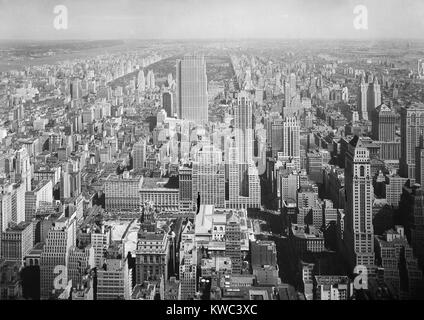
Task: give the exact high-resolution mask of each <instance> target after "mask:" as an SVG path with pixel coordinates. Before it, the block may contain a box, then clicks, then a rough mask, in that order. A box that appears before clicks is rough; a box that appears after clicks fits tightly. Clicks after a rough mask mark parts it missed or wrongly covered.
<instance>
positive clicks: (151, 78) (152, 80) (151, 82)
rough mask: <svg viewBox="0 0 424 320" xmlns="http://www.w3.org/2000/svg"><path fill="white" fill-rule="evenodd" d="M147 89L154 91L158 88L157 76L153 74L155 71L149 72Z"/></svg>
mask: <svg viewBox="0 0 424 320" xmlns="http://www.w3.org/2000/svg"><path fill="white" fill-rule="evenodd" d="M146 87H147V89H150V90H154V89H155V87H156V81H155V74H154V73H153V70H149V71H148V72H147V79H146Z"/></svg>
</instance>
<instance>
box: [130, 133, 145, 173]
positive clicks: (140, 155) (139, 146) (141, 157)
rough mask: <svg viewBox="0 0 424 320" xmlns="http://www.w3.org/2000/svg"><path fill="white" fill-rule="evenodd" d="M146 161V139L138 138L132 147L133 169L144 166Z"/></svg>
mask: <svg viewBox="0 0 424 320" xmlns="http://www.w3.org/2000/svg"><path fill="white" fill-rule="evenodd" d="M145 163H146V140H144V139H143V140H140V141H138V142H136V143H135V144H134V148H133V169H134V170H140V169H143V168H145Z"/></svg>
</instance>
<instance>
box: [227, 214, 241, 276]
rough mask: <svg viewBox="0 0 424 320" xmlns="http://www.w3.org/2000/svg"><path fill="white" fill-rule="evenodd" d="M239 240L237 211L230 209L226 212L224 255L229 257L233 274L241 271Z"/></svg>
mask: <svg viewBox="0 0 424 320" xmlns="http://www.w3.org/2000/svg"><path fill="white" fill-rule="evenodd" d="M240 240H241V231H240V217H239V215H238V212H236V211H230V212H229V213H228V214H227V223H226V226H225V255H226V256H227V257H229V258H231V266H232V273H233V274H240V273H241V267H242V257H241V244H240Z"/></svg>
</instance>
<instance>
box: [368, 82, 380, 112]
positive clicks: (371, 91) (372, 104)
mask: <svg viewBox="0 0 424 320" xmlns="http://www.w3.org/2000/svg"><path fill="white" fill-rule="evenodd" d="M380 105H381V87H380V84H379V83H378V79H377V77H374V78H373V81H372V82H371V83H370V84H369V86H368V97H367V110H368V119H369V120H371V117H372V113H373V112H374V110H375V108H377V107H378V106H380Z"/></svg>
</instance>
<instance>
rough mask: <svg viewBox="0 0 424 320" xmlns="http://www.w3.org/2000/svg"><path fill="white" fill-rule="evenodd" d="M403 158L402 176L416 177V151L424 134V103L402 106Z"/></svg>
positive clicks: (400, 166)
mask: <svg viewBox="0 0 424 320" xmlns="http://www.w3.org/2000/svg"><path fill="white" fill-rule="evenodd" d="M400 118H401V124H400V128H401V158H400V163H399V172H400V175H401V176H402V177H405V178H415V152H416V147H418V146H419V143H420V137H421V136H422V135H424V104H423V103H418V104H411V105H408V106H406V107H402V108H401V112H400Z"/></svg>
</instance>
